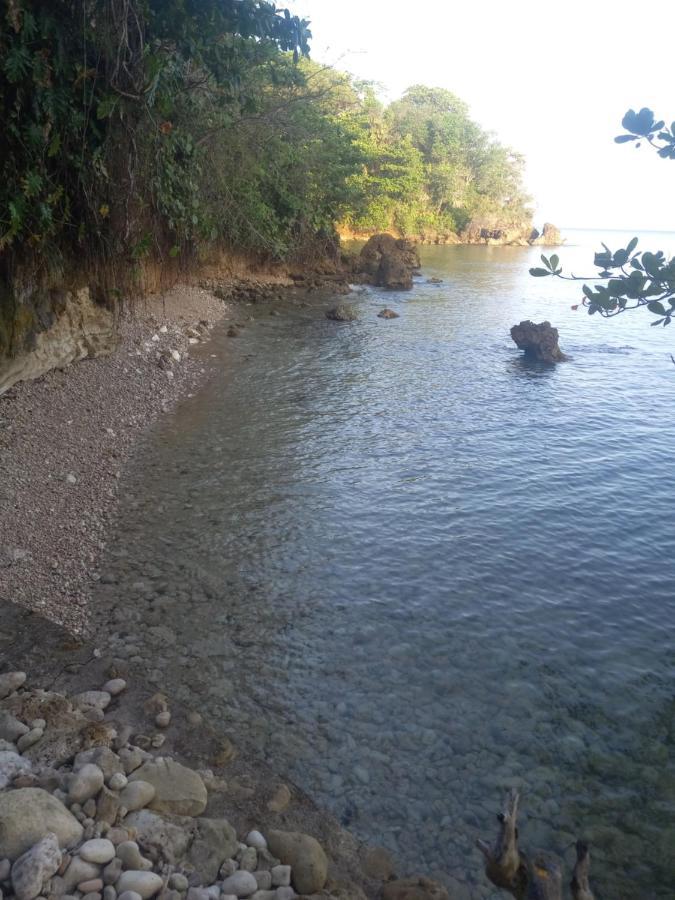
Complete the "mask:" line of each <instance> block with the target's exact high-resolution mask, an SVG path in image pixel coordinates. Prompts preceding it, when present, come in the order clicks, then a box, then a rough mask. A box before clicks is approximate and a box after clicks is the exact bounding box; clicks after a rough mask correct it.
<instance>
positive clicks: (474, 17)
mask: <svg viewBox="0 0 675 900" xmlns="http://www.w3.org/2000/svg"><path fill="white" fill-rule="evenodd" d="M278 5H279V6H287V7H288V8H290V9H291V10H292V11H293V12H294V13H296V14H298V15H303V16H305V17H307V18H309V19H310V20H311V22H312V31H313V33H314V40H313V43H312V56H313V58H314V59H315V60H317V61H318V62H326V63H331V64H334V65H336V66H337V67H338V68H341V69H344V70H346V71H349V72H352V73H353V74H355V75H357V76H359V77H361V78H366V79H369V80H373V81H378V82H380V83H381V84H382V85H383V99H395V98H396V97H398V96H400V94H401V93H402V92H403V91H404V90H405V88H406V87H408V86H409V85H411V84H426V85H429V86H432V87H443V88H447V89H449V90H451V91H453V92H454V93H455V94H457V95H458V96H459V97H461V98H462V99H463V100H465V101H466V102H467V103H468V104H469V106H470V109H471V114H472V115H473V117H474V119H476V121H478V122H479V123H480V124H481V125H482V126H483V127H485V128H486V129H489V130H492V131H495V132H496V133H497V135H498V137H499V139H500V140H501V141H502V142H504V143H506V144H509V145H511V146H512V147H513V148H514V149H516V150H518V151H520V152H521V153H523V154H524V155H525V157H526V158H527V175H526V181H527V187H528V189H529V191H530V193H531V194H532V195H533V196H534V199H535V203H536V210H537V212H536V221H538V222H542V221H543V220H544V219H545V220H546V221H550V222H553V223H555V224H557V225H559V226H560V227H563V228H564V227H567V228H572V227H580V228H586V227H588V228H592V227H599V228H622V229H628V230H631V229H635V230H636V231H640V230H642V231H644V230H646V229H654V230H658V229H663V230H675V160H672V161H670V160H662V159H660V158H658V157H657V156H656V153H655V152H654V151H653V150H651V148H649V147H646V146H644V145H643V147H642V149H641V150H636V149H635V148H634V147H633V146H632V145H627V146H626V145H619V144H615V143H614V141H613V138H614V136H615V135H617V134H619V133H620V132H621V130H622V129H621V118H622V117H623V114H624V112H625V111H626V110H627V109H628V108H629V107H633V108H636V109H639V108H640V107H642V106H648V107H650V108H651V109H653V110H654V112H655V113H656V115H657V116H658V117H659V118H663V119H665V121H666V123H668V124H670V122H671V121H672V120H675V90H673V81H674V78H673V76H674V74H675V42H674V41H675V2H673V0H641V2H630V3H628V2H625V0H613V2H609V0H564V2H560V3H550V2H549V3H546V2H536V0H510V2H508V0H505V2H498V0H480V2H476V0H464V2H458V3H454V2H450V0H414V2H406V3H404V2H400V0H286V2H284V0H278Z"/></svg>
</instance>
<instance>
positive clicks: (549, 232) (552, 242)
mask: <svg viewBox="0 0 675 900" xmlns="http://www.w3.org/2000/svg"><path fill="white" fill-rule="evenodd" d="M529 243H530V244H532V246H533V247H559V246H560V245H561V244H563V243H564V241H563V239H562V237H561V236H560V229H559V228H556V226H555V225H551V223H550V222H546V223H545V225H544V230H543V231H542V232H541V234H540V233H539V232H538V231H537V229H536V228H533V229H532V234H531V235H530V240H529Z"/></svg>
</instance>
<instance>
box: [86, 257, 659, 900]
mask: <svg viewBox="0 0 675 900" xmlns="http://www.w3.org/2000/svg"><path fill="white" fill-rule="evenodd" d="M567 252H568V253H569V254H571V255H574V253H577V254H580V253H581V251H579V250H570V251H567ZM537 256H538V254H535V253H534V252H533V251H530V250H529V249H520V248H517V249H516V248H514V249H511V248H484V247H450V248H433V249H430V250H427V251H425V259H424V263H425V276H431V275H438V276H439V277H441V278H443V279H444V281H443V284H441V285H430V284H427V283H425V281H424V280H421V281H420V282H419V283H418V284H417V285H416V287H415V289H414V290H413V292H412V293H410V294H405V295H391V294H388V295H383V294H379V293H378V292H375V291H368V292H366V293H363V294H360V295H358V296H356V297H355V298H354V302H355V303H356V304H357V305H358V306H359V309H360V312H361V320H360V321H359V322H358V323H356V324H336V323H334V322H329V321H327V320H325V319H324V318H323V316H322V314H321V311H320V310H317V309H299V310H298V312H297V313H294V314H291V315H289V316H288V317H285V318H270V319H261V320H260V321H259V322H258V323H257V324H256V325H255V326H253V327H252V328H251V329H248V330H247V332H245V333H244V335H242V337H241V338H240V339H239V340H238V341H228V340H226V339H225V338H224V337H222V338H216V339H215V340H214V342H213V343H212V344H211V345H210V347H209V352H211V353H218V354H219V356H220V358H221V362H220V363H219V365H220V366H221V368H220V369H219V372H218V374H217V376H216V377H215V378H214V379H213V381H212V382H211V383H210V384H209V385H208V386H207V387H206V388H205V390H204V391H203V392H202V393H201V394H200V395H199V396H197V397H195V398H193V399H192V400H190V401H188V402H186V403H185V404H184V405H183V406H182V407H181V409H180V410H179V411H178V413H177V415H176V416H175V417H174V418H173V419H172V420H170V421H167V422H165V423H163V425H162V426H161V429H160V430H159V431H158V432H157V433H156V435H155V437H154V440H153V442H152V446H151V447H149V448H148V451H147V454H146V455H145V458H144V459H143V460H142V464H141V465H139V467H138V470H137V471H136V472H135V473H134V474H133V476H132V477H130V478H129V479H128V481H127V484H126V503H125V508H124V512H123V519H122V527H121V529H120V535H119V537H118V539H117V541H116V542H115V544H114V546H113V547H112V548H111V554H110V559H109V561H108V574H109V576H110V579H109V580H115V581H116V582H117V583H116V584H114V585H107V586H102V587H101V589H100V590H101V598H100V606H101V608H102V609H103V610H104V613H103V615H104V616H106V617H108V616H112V618H113V621H114V622H115V623H116V624H115V625H114V629H115V635H114V637H113V641H112V643H113V645H114V648H115V652H116V653H118V654H120V653H121V654H127V655H129V656H136V657H138V656H140V657H142V658H143V659H144V660H145V661H146V663H147V665H148V667H149V669H150V674H151V677H153V678H155V679H156V680H157V681H159V682H160V683H162V684H168V685H169V689H170V690H172V691H173V692H174V694H175V695H177V696H179V697H180V698H182V699H184V700H186V701H188V702H191V703H193V704H195V705H198V706H199V707H200V708H201V709H202V710H203V711H205V712H206V714H207V715H209V716H210V717H212V718H213V719H216V720H217V721H219V722H220V723H221V724H222V726H223V727H224V728H227V729H229V730H230V731H231V732H232V733H233V734H234V736H235V737H236V739H237V740H238V741H239V742H240V743H242V744H243V745H245V746H250V747H255V748H256V749H257V750H258V751H260V752H262V753H263V754H264V755H265V756H267V757H268V758H269V759H270V760H271V761H272V762H273V765H274V766H275V767H277V768H278V769H279V770H281V771H284V772H286V773H287V774H288V775H289V777H292V778H293V779H294V780H295V781H296V782H297V783H298V784H300V785H301V786H302V787H304V788H305V789H306V790H307V791H308V792H309V793H311V794H312V795H313V796H314V797H315V798H316V799H317V800H318V801H319V802H320V803H322V804H324V805H326V806H328V807H330V808H331V809H332V810H334V811H335V812H336V813H337V814H338V815H339V816H340V817H341V818H342V820H343V821H344V822H345V823H347V824H349V825H350V827H351V828H353V829H354V830H355V831H356V832H357V833H359V834H361V835H362V836H364V837H366V838H371V839H374V840H376V841H377V842H378V843H380V844H384V845H385V846H387V847H389V848H391V849H392V850H393V851H395V853H396V854H397V855H398V857H399V858H400V859H401V860H402V861H403V863H404V865H405V866H406V868H407V869H408V870H423V871H427V872H437V873H439V874H441V875H442V877H444V878H446V879H447V880H449V881H450V883H453V881H452V879H459V880H462V881H466V880H467V879H468V882H467V887H466V889H465V891H464V892H463V893H459V892H458V893H457V896H458V897H461V896H466V897H476V898H486V897H492V896H496V894H495V893H494V892H493V891H491V890H490V888H489V887H488V886H487V885H486V883H485V879H484V876H483V874H482V871H481V862H480V858H479V855H478V853H477V852H476V851H474V850H473V849H472V845H473V842H474V839H475V837H476V836H477V835H478V834H483V835H485V834H486V833H487V834H488V835H489V834H491V832H492V830H493V823H494V811H495V810H496V808H498V805H499V803H500V801H501V796H502V794H503V792H504V790H505V788H507V787H508V786H510V785H518V786H521V787H522V789H523V793H524V797H523V807H524V813H525V815H524V817H523V822H522V828H521V833H522V835H523V838H524V843H526V844H527V843H529V844H532V845H539V846H543V847H546V848H549V849H557V850H558V851H559V852H560V853H563V854H565V857H566V859H567V860H568V863H569V862H571V857H572V850H571V847H570V845H571V843H572V841H573V840H574V839H575V837H576V836H578V835H582V836H584V837H585V838H586V839H588V840H589V841H590V842H591V844H592V845H593V847H594V849H595V857H594V873H595V880H596V884H597V895H598V897H599V898H605V900H609V898H612V900H622V898H625V900H634V898H637V897H640V898H643V900H646V898H657V897H658V898H672V896H673V872H675V826H674V824H673V822H674V817H673V813H674V812H675V760H674V744H675V692H674V690H673V675H674V674H675V650H674V644H673V636H674V631H675V624H674V613H675V601H674V599H673V591H672V584H673V579H674V576H675V561H674V559H675V554H674V551H675V533H674V529H673V520H672V499H673V491H672V486H671V481H670V479H669V477H668V473H669V469H670V464H671V459H672V448H673V446H675V443H674V441H673V438H674V437H675V421H674V419H673V415H672V409H673V401H674V400H675V380H674V379H675V373H674V372H673V368H672V365H671V364H670V363H669V360H668V351H669V350H670V347H669V346H668V344H667V332H663V331H661V330H658V331H657V330H656V329H650V328H649V327H648V325H647V321H646V318H639V317H636V318H633V319H628V318H626V319H620V320H616V321H613V322H605V321H598V320H596V319H595V318H593V319H589V317H588V316H586V315H585V314H584V313H583V312H581V311H580V312H578V313H574V312H572V311H571V310H570V305H571V303H574V302H576V295H574V296H571V293H570V291H571V289H570V287H569V285H563V284H553V285H549V284H548V283H547V284H546V285H545V286H544V285H542V283H541V282H540V281H537V280H534V279H530V278H529V277H528V276H527V274H526V273H527V266H528V265H531V264H532V262H533V260H534V259H536V258H537ZM580 258H583V260H585V259H587V258H588V254H587V253H585V254H584V255H583V257H580ZM385 302H386V305H388V306H390V307H392V308H394V309H395V310H396V311H397V312H400V313H401V318H399V319H396V320H393V321H386V320H382V319H378V318H377V317H376V313H377V311H378V309H379V308H380V307H381V306H382V305H384V303H385ZM523 318H533V319H535V320H537V321H539V320H541V319H543V318H548V319H550V320H551V321H552V322H553V323H554V324H555V325H556V326H558V327H559V328H560V331H561V346H562V348H563V350H564V351H565V352H566V353H568V354H569V355H570V357H571V360H570V361H569V362H567V363H564V364H561V365H559V366H557V367H548V366H534V367H533V366H531V365H527V364H525V363H524V362H523V360H522V357H521V356H520V355H519V354H518V352H517V351H516V350H515V348H514V346H513V345H512V344H511V343H510V340H509V337H508V331H509V328H510V326H511V325H512V324H514V323H515V322H517V321H519V320H520V319H523ZM664 335H666V337H664ZM109 599H110V600H111V603H112V602H113V601H114V604H115V605H114V608H111V607H110V606H109V605H108V603H107V601H108V600H109Z"/></svg>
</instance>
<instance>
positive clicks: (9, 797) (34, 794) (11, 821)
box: [0, 788, 82, 860]
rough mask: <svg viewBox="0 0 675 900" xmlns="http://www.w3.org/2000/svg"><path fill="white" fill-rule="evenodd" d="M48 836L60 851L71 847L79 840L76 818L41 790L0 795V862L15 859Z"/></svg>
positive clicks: (20, 789) (54, 798) (25, 789)
mask: <svg viewBox="0 0 675 900" xmlns="http://www.w3.org/2000/svg"><path fill="white" fill-rule="evenodd" d="M49 832H53V833H54V834H55V835H56V837H57V838H58V842H59V846H60V847H72V846H73V845H74V844H76V843H78V841H80V840H81V838H82V826H81V825H80V823H79V822H78V821H77V819H76V818H75V816H73V815H72V813H70V812H69V811H68V810H67V809H66V807H65V806H64V805H63V803H61V802H60V801H59V800H57V799H56V797H53V796H52V795H51V794H49V793H47V791H43V790H42V788H19V790H16V791H8V792H7V793H3V794H0V859H2V858H5V857H6V858H7V859H11V860H14V859H16V858H17V857H18V856H20V855H21V854H22V853H25V852H26V850H28V849H29V848H30V847H32V846H33V845H34V844H35V843H37V842H38V841H39V840H40V839H41V838H43V837H45V835H47V834H48V833H49Z"/></svg>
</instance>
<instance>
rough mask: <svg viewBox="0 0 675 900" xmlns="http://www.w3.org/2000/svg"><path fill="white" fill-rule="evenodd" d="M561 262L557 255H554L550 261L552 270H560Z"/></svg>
mask: <svg viewBox="0 0 675 900" xmlns="http://www.w3.org/2000/svg"><path fill="white" fill-rule="evenodd" d="M559 262H560V260H559V259H558V257H557V256H556V254H555V253H554V254H553V256H552V257H551V259H550V263H551V268H552V269H557V268H558V263H559Z"/></svg>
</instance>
